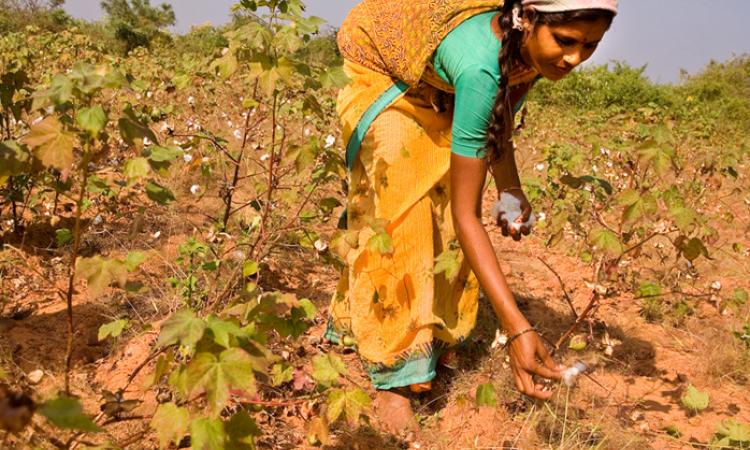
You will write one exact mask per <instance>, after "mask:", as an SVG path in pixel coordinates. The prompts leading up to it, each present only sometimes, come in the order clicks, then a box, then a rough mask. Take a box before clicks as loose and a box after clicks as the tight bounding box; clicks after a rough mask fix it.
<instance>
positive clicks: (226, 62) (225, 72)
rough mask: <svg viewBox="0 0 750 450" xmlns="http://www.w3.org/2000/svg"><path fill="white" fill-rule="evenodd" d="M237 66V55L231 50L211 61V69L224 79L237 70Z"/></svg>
mask: <svg viewBox="0 0 750 450" xmlns="http://www.w3.org/2000/svg"><path fill="white" fill-rule="evenodd" d="M238 68H239V64H238V63H237V57H236V56H235V55H234V53H233V52H231V51H230V52H228V53H227V54H226V55H224V56H222V57H221V58H218V59H216V60H214V62H212V63H211V71H212V72H214V73H218V74H219V76H220V77H221V78H222V79H225V80H226V79H227V78H229V77H231V76H232V75H233V74H234V73H235V72H237V69H238Z"/></svg>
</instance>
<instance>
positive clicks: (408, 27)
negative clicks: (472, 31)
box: [338, 0, 503, 86]
mask: <svg viewBox="0 0 750 450" xmlns="http://www.w3.org/2000/svg"><path fill="white" fill-rule="evenodd" d="M502 5H503V0H364V1H363V2H362V3H360V4H359V5H357V6H356V7H355V8H354V9H353V10H352V12H351V13H349V15H348V16H347V18H346V20H345V21H344V23H343V24H342V25H341V29H340V30H339V33H338V45H339V48H340V49H341V53H342V54H343V56H344V58H346V59H348V60H349V61H352V62H355V63H357V64H360V65H362V66H364V67H367V68H369V69H371V70H374V71H376V72H380V73H382V74H386V75H390V76H392V77H394V78H397V79H399V80H401V81H403V82H405V83H407V84H408V85H410V86H416V85H417V84H418V82H419V80H420V79H421V78H422V74H423V73H424V71H425V68H426V67H427V65H428V63H429V61H430V58H431V57H432V54H433V53H434V52H435V50H436V49H437V47H438V45H439V44H440V42H441V41H442V40H443V38H444V37H445V36H446V35H447V34H448V33H449V32H450V31H451V30H453V29H454V28H455V27H457V26H458V25H460V24H461V23H462V22H463V21H464V20H466V19H468V18H470V17H472V16H475V15H477V14H479V13H482V12H485V11H491V10H493V9H500V8H501V7H502Z"/></svg>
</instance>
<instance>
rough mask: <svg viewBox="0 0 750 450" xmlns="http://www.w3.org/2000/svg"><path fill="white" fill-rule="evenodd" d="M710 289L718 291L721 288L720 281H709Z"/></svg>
mask: <svg viewBox="0 0 750 450" xmlns="http://www.w3.org/2000/svg"><path fill="white" fill-rule="evenodd" d="M711 289H713V290H714V291H720V290H721V281H719V280H716V281H714V282H713V283H711Z"/></svg>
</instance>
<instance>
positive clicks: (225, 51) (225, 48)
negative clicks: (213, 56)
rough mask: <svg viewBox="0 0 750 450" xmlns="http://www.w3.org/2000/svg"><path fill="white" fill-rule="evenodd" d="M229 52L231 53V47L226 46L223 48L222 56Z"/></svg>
mask: <svg viewBox="0 0 750 450" xmlns="http://www.w3.org/2000/svg"><path fill="white" fill-rule="evenodd" d="M227 53H229V48H227V47H224V48H222V49H221V56H225V55H226V54H227Z"/></svg>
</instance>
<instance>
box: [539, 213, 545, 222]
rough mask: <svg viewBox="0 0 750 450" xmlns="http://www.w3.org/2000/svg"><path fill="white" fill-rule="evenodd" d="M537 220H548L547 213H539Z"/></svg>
mask: <svg viewBox="0 0 750 450" xmlns="http://www.w3.org/2000/svg"><path fill="white" fill-rule="evenodd" d="M537 220H539V221H540V222H541V221H543V220H547V214H545V213H543V212H540V213H539V215H537Z"/></svg>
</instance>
